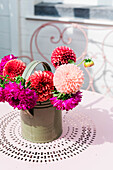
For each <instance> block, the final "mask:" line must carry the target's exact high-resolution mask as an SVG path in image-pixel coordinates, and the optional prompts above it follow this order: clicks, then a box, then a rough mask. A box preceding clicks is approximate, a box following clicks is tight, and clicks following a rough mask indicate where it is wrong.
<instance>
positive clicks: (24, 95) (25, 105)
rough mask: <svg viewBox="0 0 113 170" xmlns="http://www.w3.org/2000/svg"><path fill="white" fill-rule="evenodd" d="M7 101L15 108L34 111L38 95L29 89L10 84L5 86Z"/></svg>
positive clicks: (14, 83)
mask: <svg viewBox="0 0 113 170" xmlns="http://www.w3.org/2000/svg"><path fill="white" fill-rule="evenodd" d="M4 95H5V100H6V101H7V102H8V103H9V104H10V105H11V106H12V107H14V108H18V109H19V110H20V109H22V110H29V109H32V108H33V107H34V106H35V105H36V102H37V98H38V96H37V94H36V92H35V91H34V90H31V89H29V88H26V89H24V88H23V86H22V85H21V84H16V82H9V83H7V84H6V85H5V90H4Z"/></svg>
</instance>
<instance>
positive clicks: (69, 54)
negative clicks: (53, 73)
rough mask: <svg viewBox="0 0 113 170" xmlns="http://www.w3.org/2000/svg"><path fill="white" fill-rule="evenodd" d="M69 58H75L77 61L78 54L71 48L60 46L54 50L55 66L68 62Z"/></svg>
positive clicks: (52, 58) (53, 61)
mask: <svg viewBox="0 0 113 170" xmlns="http://www.w3.org/2000/svg"><path fill="white" fill-rule="evenodd" d="M68 60H73V61H74V62H76V54H75V53H74V51H73V50H72V49H71V48H69V47H66V46H60V47H57V48H55V49H54V50H53V52H52V55H51V62H52V64H53V66H54V67H55V68H56V67H57V66H60V65H62V64H67V63H68Z"/></svg>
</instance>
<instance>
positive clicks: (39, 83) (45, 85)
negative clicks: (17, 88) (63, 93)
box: [27, 71, 54, 102]
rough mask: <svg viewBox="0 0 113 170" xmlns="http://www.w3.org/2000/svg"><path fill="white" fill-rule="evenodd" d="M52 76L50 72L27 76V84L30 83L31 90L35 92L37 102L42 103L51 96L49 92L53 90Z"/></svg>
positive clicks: (39, 72)
mask: <svg viewBox="0 0 113 170" xmlns="http://www.w3.org/2000/svg"><path fill="white" fill-rule="evenodd" d="M53 76H54V75H53V73H52V72H50V71H38V72H35V73H34V74H32V75H31V76H29V78H28V80H27V82H28V81H30V82H31V87H32V89H34V90H35V91H36V92H37V95H38V100H37V101H40V102H43V101H46V100H48V99H49V98H50V97H51V96H52V92H51V90H54V86H53Z"/></svg>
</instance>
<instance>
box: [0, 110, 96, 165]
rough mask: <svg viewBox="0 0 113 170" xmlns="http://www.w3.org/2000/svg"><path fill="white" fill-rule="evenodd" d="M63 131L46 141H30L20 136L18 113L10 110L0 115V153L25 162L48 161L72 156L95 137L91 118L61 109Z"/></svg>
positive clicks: (86, 146) (89, 143) (82, 149)
mask: <svg viewBox="0 0 113 170" xmlns="http://www.w3.org/2000/svg"><path fill="white" fill-rule="evenodd" d="M62 123H63V133H62V135H61V136H60V138H58V139H57V140H55V141H52V142H49V143H42V144H41V143H31V142H29V141H27V140H25V139H23V138H22V136H21V124H20V115H19V112H18V111H16V110H14V111H12V112H10V113H8V114H6V115H5V116H3V117H1V118H0V127H1V128H0V152H2V153H3V154H5V155H7V156H9V157H12V159H17V160H21V161H26V162H37V163H49V162H55V161H61V160H64V159H68V158H71V157H76V156H77V155H78V154H81V153H82V152H83V151H84V150H86V149H87V148H88V147H89V146H90V145H91V144H92V142H93V141H94V139H95V137H96V128H95V125H94V123H93V122H92V120H91V119H90V118H89V117H88V116H87V115H86V114H83V113H73V112H71V111H70V112H63V122H62Z"/></svg>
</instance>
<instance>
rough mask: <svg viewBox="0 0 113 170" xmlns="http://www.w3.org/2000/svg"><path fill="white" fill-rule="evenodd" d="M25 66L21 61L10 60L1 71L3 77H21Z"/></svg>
mask: <svg viewBox="0 0 113 170" xmlns="http://www.w3.org/2000/svg"><path fill="white" fill-rule="evenodd" d="M25 68H26V66H25V64H24V63H23V62H22V61H21V60H17V59H14V60H10V61H8V62H7V63H6V64H5V66H4V69H3V75H4V76H6V75H9V78H11V79H14V78H15V77H16V76H18V75H20V76H22V73H23V72H24V70H25Z"/></svg>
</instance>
